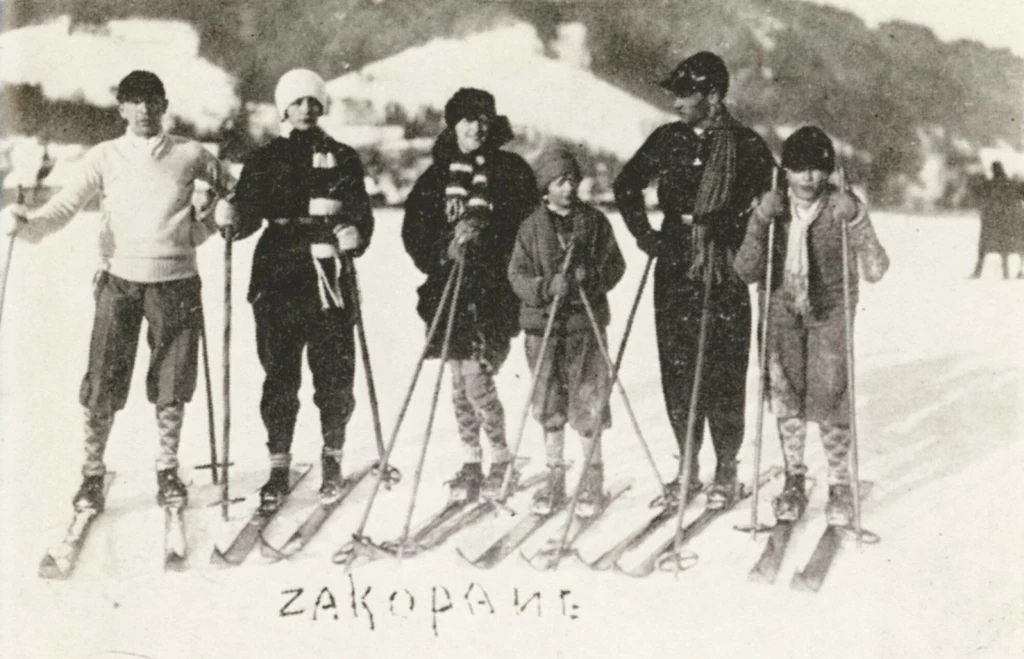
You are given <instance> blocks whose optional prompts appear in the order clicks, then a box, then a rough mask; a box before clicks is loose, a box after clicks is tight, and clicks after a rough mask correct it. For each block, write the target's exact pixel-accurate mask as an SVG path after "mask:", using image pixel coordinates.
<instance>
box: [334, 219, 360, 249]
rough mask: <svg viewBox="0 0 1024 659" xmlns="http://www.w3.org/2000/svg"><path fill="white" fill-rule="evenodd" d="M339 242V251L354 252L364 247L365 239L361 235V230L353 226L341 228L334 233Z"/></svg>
mask: <svg viewBox="0 0 1024 659" xmlns="http://www.w3.org/2000/svg"><path fill="white" fill-rule="evenodd" d="M334 236H335V238H337V240H338V249H339V250H341V251H342V252H354V251H356V250H358V249H359V248H360V247H362V245H363V237H362V236H361V235H359V229H357V228H355V227H354V226H351V225H345V226H342V227H339V228H338V230H337V231H335V232H334Z"/></svg>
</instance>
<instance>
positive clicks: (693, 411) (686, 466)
mask: <svg viewBox="0 0 1024 659" xmlns="http://www.w3.org/2000/svg"><path fill="white" fill-rule="evenodd" d="M707 250H708V258H707V263H706V264H705V266H704V297H703V300H702V301H701V308H700V330H699V331H698V333H697V359H696V363H695V364H694V367H693V389H692V390H691V391H690V409H689V413H688V416H687V417H686V440H685V442H684V444H683V464H682V467H681V469H680V472H681V473H680V476H679V492H680V497H679V514H678V515H676V534H675V543H674V545H673V553H674V554H675V560H674V561H673V572H674V573H675V577H676V578H677V579H678V578H679V563H680V560H681V556H680V554H681V552H682V547H683V514H684V513H685V512H686V504H687V503H688V501H687V499H688V491H689V484H690V477H691V473H690V471H691V468H692V467H691V464H690V463H691V461H692V460H693V442H694V434H695V432H696V429H697V405H698V401H699V399H700V394H701V391H700V389H701V378H702V376H703V373H704V352H705V348H706V346H707V339H708V320H709V318H710V315H711V313H710V308H709V307H710V306H711V285H712V281H713V279H714V276H713V275H714V273H713V268H714V260H715V259H714V257H715V244H714V243H713V242H711V243H709V244H708V248H707ZM701 432H704V428H703V423H702V424H701Z"/></svg>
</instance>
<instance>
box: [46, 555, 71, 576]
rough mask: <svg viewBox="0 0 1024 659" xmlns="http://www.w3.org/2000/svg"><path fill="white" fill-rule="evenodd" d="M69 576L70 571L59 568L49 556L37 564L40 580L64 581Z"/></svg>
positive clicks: (55, 561)
mask: <svg viewBox="0 0 1024 659" xmlns="http://www.w3.org/2000/svg"><path fill="white" fill-rule="evenodd" d="M70 574H71V571H70V569H61V566H60V565H59V564H58V563H57V560H56V559H55V558H54V557H53V556H50V555H49V554H47V555H46V556H43V560H42V561H40V562H39V576H40V578H43V579H56V580H58V581H64V580H66V579H67V578H68V576H70Z"/></svg>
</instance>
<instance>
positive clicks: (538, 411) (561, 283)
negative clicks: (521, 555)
mask: <svg viewBox="0 0 1024 659" xmlns="http://www.w3.org/2000/svg"><path fill="white" fill-rule="evenodd" d="M534 170H535V173H536V175H537V183H538V186H539V188H540V192H541V194H542V195H543V203H542V204H541V205H540V207H538V208H537V210H536V211H534V212H533V214H532V215H530V217H528V218H527V219H526V221H524V222H523V224H522V226H521V227H520V228H519V235H518V236H517V239H516V246H515V250H514V251H513V252H512V260H511V261H510V263H509V267H508V278H509V281H510V282H511V284H512V289H513V290H514V291H515V292H516V295H518V296H519V299H520V300H521V304H520V307H519V322H520V325H521V326H522V328H523V330H524V331H525V333H526V359H527V361H528V362H529V364H530V369H531V371H533V372H534V373H536V372H537V369H538V368H539V369H540V376H539V378H538V381H537V388H536V391H534V395H533V400H532V405H533V410H534V417H535V418H536V419H537V421H538V422H539V423H540V424H541V425H542V426H543V428H544V442H545V449H546V454H547V465H548V479H547V482H546V484H545V485H544V486H543V487H541V488H540V489H539V490H538V491H537V492H536V493H535V495H534V498H533V503H532V509H533V510H534V512H537V513H539V514H549V513H551V512H552V511H554V510H557V509H558V507H559V506H561V505H562V504H563V503H564V502H565V498H566V496H565V462H564V458H563V452H564V443H565V425H566V423H568V424H569V425H571V426H572V427H573V429H574V430H576V432H577V433H579V436H580V439H581V441H582V443H583V454H584V455H587V454H588V453H589V452H590V451H593V457H592V459H591V462H590V465H589V467H588V468H587V469H586V470H585V471H584V473H583V476H582V478H581V480H580V496H579V502H578V504H577V508H576V512H577V514H578V515H579V516H581V517H590V516H593V515H595V514H596V513H597V512H598V511H599V509H600V507H601V505H602V501H603V496H604V465H603V461H602V457H601V446H600V441H601V433H602V432H603V431H604V430H606V429H607V428H609V427H611V415H610V414H609V411H608V406H607V401H608V395H609V392H610V388H611V381H610V371H609V366H608V363H607V362H606V361H605V358H604V355H603V354H602V348H601V346H602V345H605V344H607V337H606V333H605V327H607V325H608V321H609V318H610V313H609V310H608V299H607V293H608V291H610V290H611V289H612V288H614V287H615V285H616V284H617V283H618V282H619V280H620V279H621V278H622V275H623V273H624V271H625V268H626V265H625V262H624V261H623V258H622V254H621V252H619V247H618V244H617V243H616V242H615V236H614V234H613V232H612V228H611V225H610V224H609V222H608V219H607V218H606V217H605V216H604V215H603V214H602V213H601V212H600V211H598V210H597V209H595V208H593V207H591V206H589V205H587V204H585V203H583V202H582V201H580V200H579V198H578V197H577V188H578V186H579V183H580V167H579V163H578V162H577V160H576V158H575V157H574V156H573V154H572V152H571V151H569V150H568V149H567V148H565V147H564V146H560V145H556V146H554V147H551V148H548V149H546V150H545V151H544V152H542V153H541V155H540V157H539V158H538V160H537V162H536V163H535V165H534ZM570 252H571V253H570ZM584 296H585V297H586V299H587V301H588V302H589V303H590V306H591V308H592V310H593V313H594V321H595V322H596V327H595V325H594V324H593V323H592V321H591V319H590V318H589V316H588V314H587V309H586V307H585V305H584V302H583V299H584ZM556 301H557V310H555V311H554V313H556V316H555V320H554V325H553V330H552V333H551V336H550V338H549V339H548V342H547V345H546V346H544V354H543V355H542V354H541V343H542V341H543V339H542V337H543V334H544V329H545V326H546V324H547V322H548V319H549V317H550V314H551V313H552V310H553V309H554V307H555V304H556ZM595 443H596V446H595Z"/></svg>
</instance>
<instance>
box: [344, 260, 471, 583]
mask: <svg viewBox="0 0 1024 659" xmlns="http://www.w3.org/2000/svg"><path fill="white" fill-rule="evenodd" d="M457 273H458V269H457V268H452V269H451V270H450V271H449V272H448V281H447V282H445V285H444V291H442V293H441V300H440V301H439V302H438V305H437V310H436V311H435V312H434V318H433V319H432V320H431V321H430V328H429V329H428V330H427V340H426V342H425V343H424V345H423V350H422V351H421V352H420V357H419V360H418V361H417V362H416V368H415V369H414V371H413V374H412V382H411V383H410V384H409V388H408V389H407V390H406V393H405V400H403V401H402V407H401V409H400V410H399V411H398V418H397V419H396V420H395V427H394V428H393V429H392V430H391V437H390V438H389V439H388V445H387V447H386V448H385V450H384V457H383V459H382V460H381V464H380V469H379V470H378V471H377V477H376V478H375V479H374V482H373V490H371V491H370V497H369V498H368V499H367V501H366V508H365V509H364V510H363V516H362V519H361V520H360V522H359V526H358V527H357V528H356V532H355V533H353V534H352V537H353V538H354V539H355V540H356V542H359V541H362V540H363V534H364V533H365V531H366V524H367V522H368V521H369V519H370V511H371V510H372V509H373V502H374V500H375V499H376V498H377V493H378V492H379V491H380V486H381V482H382V481H383V480H384V473H385V471H387V468H388V461H389V460H390V459H391V453H392V451H394V449H395V444H396V443H397V440H398V431H399V429H400V428H401V427H402V421H403V420H404V419H405V413H406V412H407V411H408V410H409V403H410V402H411V401H412V394H413V392H414V391H415V390H416V381H417V380H418V379H419V377H420V371H421V370H422V369H423V362H424V361H426V359H427V354H428V353H429V352H430V344H431V342H432V341H433V340H434V335H435V334H436V333H437V327H438V325H439V324H440V322H441V314H442V312H443V311H444V306H445V304H446V303H447V302H448V295H449V293H451V289H452V285H453V284H454V282H455V278H456V275H457ZM354 558H355V554H354V553H352V554H350V555H349V557H348V560H347V561H346V562H345V569H346V570H348V569H349V568H350V567H351V566H352V560H353V559H354ZM338 562H340V561H338Z"/></svg>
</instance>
